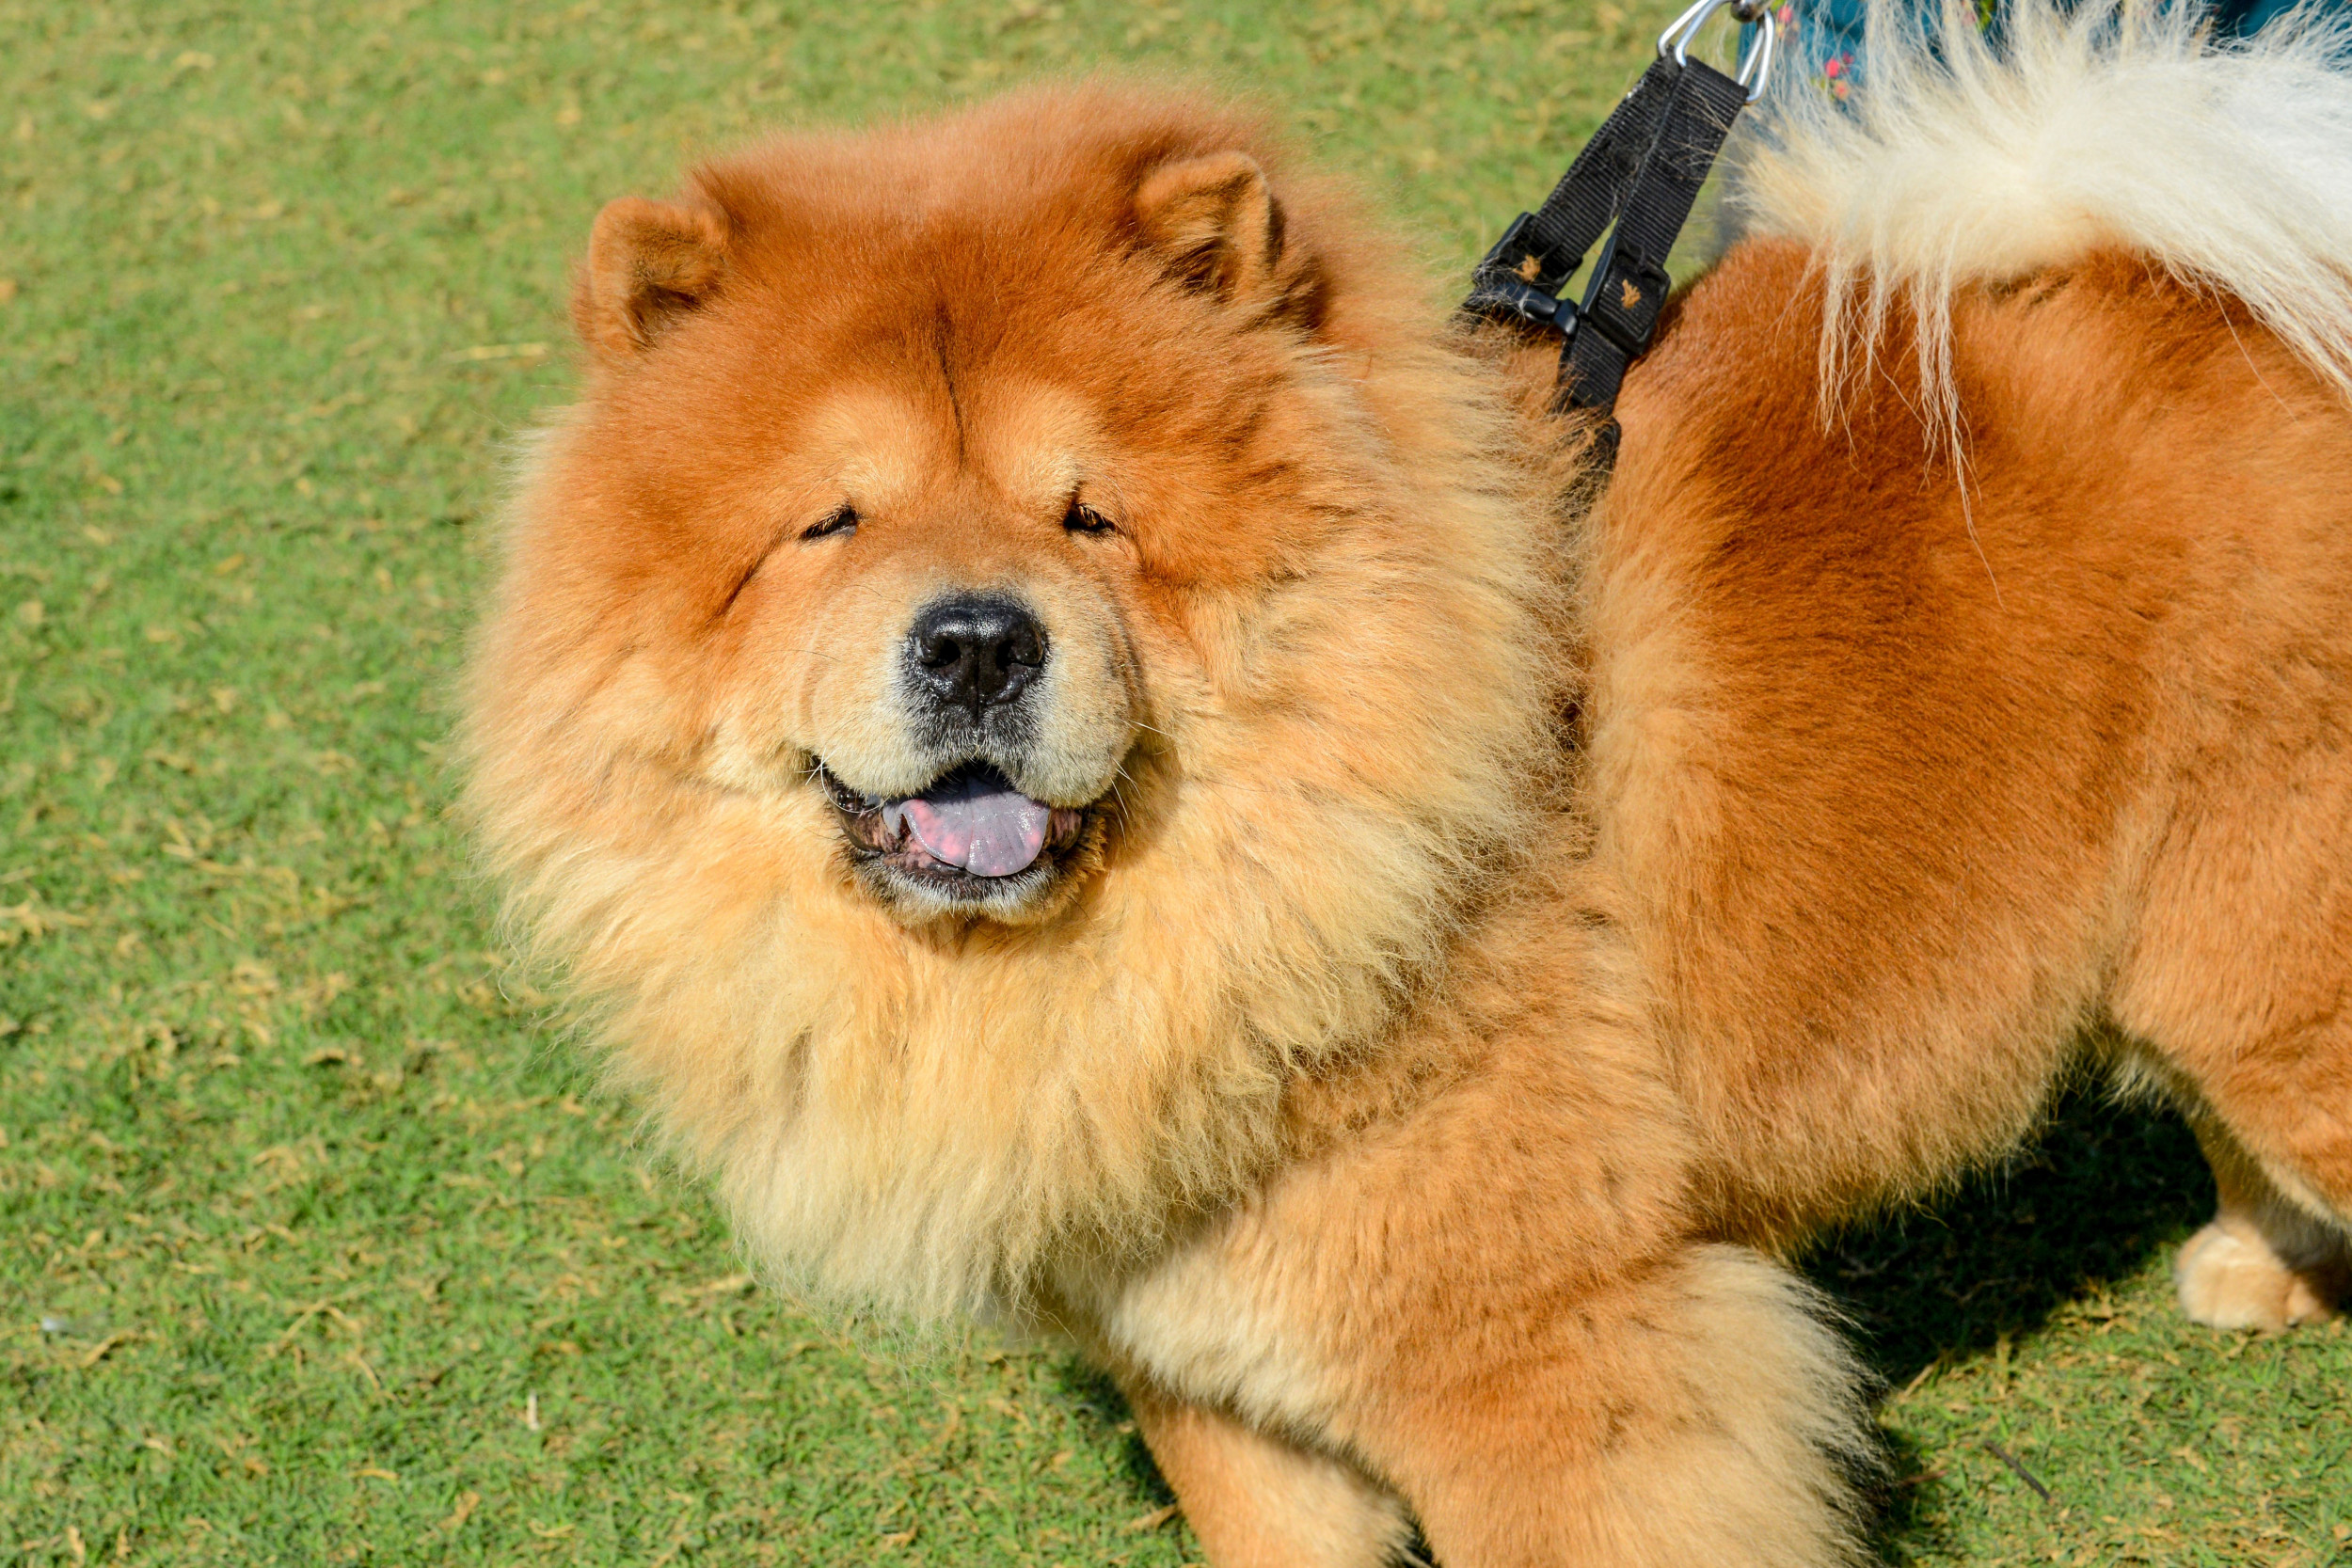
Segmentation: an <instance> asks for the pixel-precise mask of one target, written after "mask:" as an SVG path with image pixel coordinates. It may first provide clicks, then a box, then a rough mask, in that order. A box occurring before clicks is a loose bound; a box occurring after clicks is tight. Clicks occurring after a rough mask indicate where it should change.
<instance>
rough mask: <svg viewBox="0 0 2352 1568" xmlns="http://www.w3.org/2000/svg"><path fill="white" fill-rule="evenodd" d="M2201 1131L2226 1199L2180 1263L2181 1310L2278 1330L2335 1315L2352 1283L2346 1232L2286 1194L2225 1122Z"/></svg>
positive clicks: (2218, 1324) (2232, 1324)
mask: <svg viewBox="0 0 2352 1568" xmlns="http://www.w3.org/2000/svg"><path fill="white" fill-rule="evenodd" d="M2197 1132H2198V1142H2199V1143H2200V1144H2201V1145H2202V1146H2203V1148H2204V1150H2205V1158H2206V1160H2207V1161H2209V1162H2210V1163H2211V1164H2212V1165H2213V1179H2214V1185H2215V1186H2216V1188H2217V1189H2218V1190H2219V1194H2220V1202H2219V1205H2218V1208H2217V1212H2216V1213H2215V1215H2214V1217H2213V1220H2212V1221H2211V1223H2209V1224H2208V1225H2206V1227H2204V1228H2203V1229H2201V1230H2200V1231H2198V1232H2197V1234H2196V1235H2194V1236H2192V1237H2190V1238H2189V1239H2188V1242H2187V1243H2186V1244H2185V1245H2184V1246H2183V1247H2182V1248H2181V1253H2180V1256H2179V1257H2178V1258H2177V1259H2174V1260H2173V1264H2172V1276H2173V1279H2174V1282H2175V1283H2176V1284H2177V1285H2178V1286H2179V1287H2180V1292H2181V1310H2182V1311H2184V1312H2185V1313H2187V1314H2188V1316H2189V1318H2190V1319H2191V1320H2192V1321H2194V1322H2197V1323H2206V1324H2210V1325H2211V1326H2213V1327H2215V1328H2261V1329H2268V1330H2270V1331H2272V1332H2274V1333H2275V1332H2277V1331H2278V1330H2280V1329H2283V1328H2287V1327H2290V1326H2292V1325H2294V1324H2296V1323H2312V1322H2317V1321H2319V1320H2322V1319H2326V1318H2331V1317H2333V1316H2335V1313H2336V1308H2337V1307H2338V1306H2339V1305H2340V1304H2341V1303H2342V1302H2343V1301H2344V1297H2345V1294H2346V1291H2347V1288H2348V1287H2352V1250H2347V1248H2346V1246H2345V1243H2344V1235H2343V1233H2342V1232H2340V1231H2338V1230H2337V1229H2335V1228H2334V1227H2331V1226H2329V1225H2328V1224H2326V1223H2325V1222H2323V1221H2321V1220H2319V1219H2317V1218H2314V1217H2313V1216H2312V1214H2311V1213H2310V1212H2308V1211H2307V1210H2305V1209H2304V1208H2303V1207H2302V1206H2301V1205H2299V1204H2297V1203H2296V1202H2295V1201H2293V1200H2292V1199H2290V1198H2289V1197H2288V1196H2286V1195H2285V1194H2283V1193H2281V1192H2280V1190H2279V1189H2278V1188H2277V1187H2276V1186H2275V1185H2274V1184H2273V1183H2272V1182H2271V1180H2270V1179H2269V1178H2268V1177H2267V1176H2265V1174H2264V1173H2263V1170H2262V1167H2261V1165H2260V1164H2258V1163H2257V1162H2256V1161H2255V1160H2254V1159H2253V1158H2252V1157H2251V1156H2249V1154H2247V1152H2246V1151H2245V1150H2244V1149H2243V1148H2239V1147H2238V1145H2237V1142H2236V1140H2234V1139H2233V1138H2232V1137H2231V1136H2230V1135H2229V1133H2228V1132H2226V1131H2224V1130H2223V1129H2222V1128H2221V1127H2220V1126H2219V1125H2218V1124H2217V1123H2216V1122H2214V1121H2212V1120H2211V1119H2210V1118H2209V1117H2208V1118H2205V1119H2204V1124H2203V1125H2201V1126H2200V1127H2199V1128H2198V1130H2197Z"/></svg>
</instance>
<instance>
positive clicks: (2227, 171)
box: [1735, 0, 2352, 442]
mask: <svg viewBox="0 0 2352 1568" xmlns="http://www.w3.org/2000/svg"><path fill="white" fill-rule="evenodd" d="M2004 12H2005V19H2004V23H2003V28H2004V32H2003V36H2002V38H2001V40H2000V41H1999V42H1998V44H1997V45H1994V44H1988V42H1987V41H1986V40H1984V39H1982V38H1981V37H1979V34H1978V33H1977V31H1976V29H1975V27H1974V26H1973V24H1972V23H1971V21H1970V20H1969V18H1968V16H1967V13H1966V12H1965V10H1964V9H1963V10H1962V11H1961V12H1960V13H1959V14H1958V15H1956V16H1954V17H1952V18H1950V19H1947V20H1946V21H1944V22H1942V23H1940V24H1935V25H1933V26H1932V27H1929V26H1925V25H1922V24H1921V23H1920V22H1919V21H1918V20H1916V19H1915V18H1914V17H1913V15H1912V14H1911V13H1910V12H1909V11H1908V9H1907V8H1905V7H1904V6H1903V5H1902V4H1900V0H1870V11H1869V21H1868V26H1867V43H1866V44H1865V46H1864V49H1863V55H1862V65H1861V79H1860V81H1859V83H1858V85H1857V86H1856V87H1855V90H1854V92H1853V95H1852V97H1851V99H1850V100H1848V101H1845V102H1843V103H1840V102H1838V101H1836V100H1833V99H1832V98H1831V97H1830V96H1829V95H1828V94H1827V93H1825V92H1824V91H1822V90H1821V85H1820V80H1819V78H1818V76H1815V77H1808V76H1806V75H1804V73H1802V72H1800V71H1787V72H1785V73H1784V75H1783V78H1782V80H1781V82H1780V84H1779V85H1778V86H1777V87H1776V88H1775V91H1774V94H1773V96H1772V99H1771V101H1770V102H1769V103H1768V104H1767V106H1766V107H1765V108H1764V109H1763V111H1762V112H1761V113H1760V114H1758V115H1757V116H1756V132H1757V134H1756V135H1755V136H1754V138H1753V142H1752V145H1751V147H1750V150H1749V153H1748V161H1747V164H1746V166H1745V177H1744V180H1743V182H1742V184H1741V188H1740V191H1739V193H1738V195H1737V197H1736V198H1735V199H1736V200H1737V202H1738V204H1739V211H1740V217H1741V219H1742V221H1743V223H1744V226H1745V228H1746V229H1747V230H1748V231H1749V232H1752V233H1760V234H1777V235H1783V236H1787V237H1788V238H1792V239H1797V240H1801V241H1803V242H1804V243H1806V244H1808V245H1813V246H1816V247H1817V248H1818V251H1819V253H1820V257H1821V259H1822V265H1823V266H1824V268H1825V270H1826V272H1827V275H1828V277H1827V281H1828V284H1829V297H1830V306H1829V316H1828V322H1827V328H1826V330H1825V332H1824V334H1823V341H1822V348H1821V356H1822V359H1821V372H1822V375H1821V388H1822V397H1823V403H1824V409H1825V411H1826V410H1827V409H1829V408H1830V407H1832V406H1834V401H1835V396H1836V388H1838V387H1839V386H1840V385H1841V383H1842V380H1843V377H1844V376H1845V375H1846V374H1847V373H1849V372H1851V371H1853V370H1855V369H1856V368H1857V367H1859V368H1864V369H1867V365H1868V362H1869V359H1870V356H1872V355H1873V354H1874V353H1875V352H1876V350H1877V346H1878V344H1879V342H1880V341H1881V340H1882V337H1883V331H1884V329H1885V326H1886V323H1887V318H1888V312H1889V309H1890V307H1892V306H1893V305H1894V304H1896V302H1897V301H1898V300H1903V301H1905V302H1906V303H1908V304H1910V305H1911V306H1912V307H1913V309H1914V311H1915V319H1916V332H1917V345H1916V346H1917V350H1918V356H1919V364H1920V375H1921V379H1922V381H1923V383H1924V385H1923V388H1922V390H1923V392H1924V394H1925V402H1926V408H1925V410H1924V411H1925V413H1926V414H1927V416H1928V418H1929V419H1930V420H1931V423H1932V425H1933V426H1934V427H1935V428H1938V429H1941V430H1945V431H1947V432H1948V433H1949V434H1950V436H1951V437H1952V438H1953V439H1954V440H1955V442H1957V440H1958V439H1959V435H1960V432H1961V430H1962V428H1963V413H1964V411H1963V410H1962V409H1961V408H1960V407H1959V406H1958V404H1957V400H1956V395H1955V390H1954V385H1953V377H1952V358H1951V298H1952V294H1953V292H1954V291H1955V290H1956V289H1959V288H1962V287H1964V286H1966V285H1969V284H1972V283H1983V282H1992V281H2000V280H2010V279H2015V278H2019V277H2025V276H2026V275H2028V274H2030V273H2033V272H2035V271H2037V270H2040V269H2042V268H2046V267H2051V266H2056V265H2061V264H2063V263H2065V262H2067V261H2071V260H2073V259H2074V258H2075V257H2077V256H2080V255H2082V254H2084V253H2085V252H2088V251H2090V250H2091V249H2093V248H2095V247H2100V246H2120V247H2123V248H2127V249H2131V250H2136V251H2138V252H2140V253H2142V254H2144V255H2146V256H2147V257H2148V258H2149V259H2150V260H2151V261H2153V263H2155V264H2157V265H2160V266H2162V267H2164V268H2166V269H2167V270H2169V272H2170V273H2171V274H2172V275H2173V276H2175V277H2179V278H2181V279H2182V280H2184V281H2185V282H2188V283H2191V284H2194V285H2196V286H2198V287H2201V288H2206V289H2210V290H2214V291H2217V292H2226V293H2232V294H2234V295H2236V296H2237V297H2238V298H2240V299H2242V300H2244V301H2245V302H2246V304H2247V305H2248V306H2249V307H2250V308H2251V309H2252V310H2253V311H2254V313H2255V315H2256V316H2257V317H2259V318H2260V319H2261V320H2262V322H2263V323H2264V324H2265V325H2266V326H2268V327H2269V328H2270V330H2271V331H2273V332H2275V333H2277V334H2278V336H2279V337H2280V339H2281V340H2282V341H2285V342H2286V343H2288V344H2289V345H2291V346H2292V347H2293V348H2294V349H2295V350H2296V352H2297V353H2298V354H2300V355H2301V356H2302V357H2303V358H2304V359H2305V360H2306V361H2308V362H2309V363H2310V364H2311V366H2312V368H2313V369H2314V370H2315V371H2317V372H2319V373H2320V374H2322V375H2324V376H2326V377H2327V378H2328V380H2330V381H2331V382H2333V383H2334V384H2335V385H2336V386H2337V387H2338V388H2341V389H2343V390H2344V393H2345V394H2346V395H2347V396H2352V28H2347V27H2346V26H2345V25H2344V24H2342V23H2341V22H2330V21H2329V20H2328V19H2327V18H2326V17H2325V16H2324V15H2320V14H2316V13H2313V12H2312V11H2310V10H2309V9H2308V8H2307V9H2306V11H2305V12H2304V13H2302V14H2301V15H2299V16H2291V17H2289V18H2287V19H2285V20H2283V21H2282V22H2280V23H2279V24H2274V25H2272V26H2271V27H2269V28H2267V29H2265V31H2264V32H2263V33H2262V34H2260V35H2259V36H2257V37H2256V38H2254V39H2252V40H2247V41H2243V42H2231V41H2222V40H2215V39H2213V38H2212V37H2210V36H2209V27H2208V23H2207V16H2206V13H2205V12H2204V10H2203V9H2202V8H2201V7H2198V6H2194V5H2186V4H2180V3H2177V0H2158V3H2156V4H2134V3H2132V0H2122V4H2121V5H2113V4H2107V3H2103V0H2086V3H2084V4H2083V5H2082V6H2080V8H2078V9H2076V10H2074V12H2073V13H2072V14H2071V15H2070V14H2069V13H2068V12H2066V11H2065V10H2064V9H2062V8H2059V7H2058V6H2057V5H2054V4H2053V3H2052V0H2016V3H2014V4H2011V5H2007V6H2005V7H2004ZM1931 40H1932V41H1931Z"/></svg>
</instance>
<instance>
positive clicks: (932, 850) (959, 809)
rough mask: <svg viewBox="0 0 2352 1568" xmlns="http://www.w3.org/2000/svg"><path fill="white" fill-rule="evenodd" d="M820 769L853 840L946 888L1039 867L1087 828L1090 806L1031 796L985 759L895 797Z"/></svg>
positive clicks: (978, 887) (974, 885) (979, 884)
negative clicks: (864, 789)
mask: <svg viewBox="0 0 2352 1568" xmlns="http://www.w3.org/2000/svg"><path fill="white" fill-rule="evenodd" d="M816 771H817V777H818V780H819V781H820V782H821V783H822V784H824V786H825V793H826V795H827V796H828V797H830V798H831V800H832V801H833V805H834V810H835V811H836V812H838V813H840V816H841V825H842V831H843V832H846V833H847V834H848V835H849V839H850V844H851V845H852V846H853V847H856V848H858V849H860V850H864V851H866V852H867V853H868V854H870V855H872V856H874V857H876V858H877V859H879V860H880V862H881V863H882V864H884V865H887V866H888V867H889V868H890V869H892V870H894V871H897V872H900V873H902V874H906V875H910V876H913V877H915V878H918V879H921V880H922V881H923V882H925V883H926V884H928V885H930V886H932V887H935V888H940V889H942V890H955V889H958V888H968V889H970V890H971V891H973V892H975V893H978V892H983V891H985V890H986V889H987V888H988V887H989V886H990V885H991V884H999V883H1004V882H1006V881H1008V880H1011V879H1023V874H1024V873H1028V872H1041V871H1043V870H1045V869H1046V866H1047V865H1049V864H1050V863H1051V862H1052V860H1053V858H1054V857H1055V856H1056V855H1057V854H1058V853H1059V852H1061V851H1062V850H1065V849H1068V848H1070V847H1072V846H1073V845H1075V844H1076V843H1077V842H1078V840H1079V838H1080V836H1081V835H1082V834H1083V833H1084V832H1086V819H1087V813H1086V809H1085V808H1083V807H1073V806H1049V805H1047V804H1046V803H1045V802H1044V801H1042V800H1031V799H1030V798H1029V797H1028V796H1026V795H1024V794H1022V793H1021V791H1019V790H1018V789H1015V788H1014V787H1013V785H1012V783H1011V781H1010V780H1009V779H1007V778H1006V777H1005V776H1004V775H1003V774H1002V773H1000V772H998V771H997V770H996V769H995V768H991V767H989V766H988V765H987V764H985V763H971V764H967V765H966V766H964V767H961V768H957V769H955V770H954V771H953V772H951V773H948V774H946V776H945V777H943V778H941V779H940V780H939V781H938V782H937V783H936V784H932V785H931V786H930V788H929V789H926V790H924V791H923V792H922V793H921V794H919V795H908V796H902V797H898V798H896V799H880V798H877V797H874V796H870V795H862V794H860V793H858V792H857V791H856V790H853V789H851V788H850V787H849V785H847V784H843V783H842V782H841V781H840V780H839V779H837V778H835V777H834V775H833V773H832V771H831V770H830V769H828V768H825V766H824V765H823V764H822V763H819V764H818V766H817V770H816Z"/></svg>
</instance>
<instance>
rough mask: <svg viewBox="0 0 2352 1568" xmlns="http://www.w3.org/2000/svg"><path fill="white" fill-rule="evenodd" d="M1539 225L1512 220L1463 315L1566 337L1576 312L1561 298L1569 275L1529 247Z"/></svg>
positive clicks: (1527, 218) (1475, 277)
mask: <svg viewBox="0 0 2352 1568" xmlns="http://www.w3.org/2000/svg"><path fill="white" fill-rule="evenodd" d="M1534 222H1535V214H1533V213H1521V214H1519V215H1518V217H1515V218H1513V219H1512V220H1511V227H1509V228H1508V229H1505V230H1503V231H1502V238H1501V239H1499V240H1497V241H1496V242H1495V243H1494V245H1493V247H1492V248H1490V249H1489V250H1488V251H1487V252H1486V260H1484V261H1480V262H1479V263H1478V270H1477V272H1475V273H1474V274H1472V275H1471V277H1470V297H1469V298H1468V299H1466V300H1464V301H1462V309H1464V310H1467V311H1469V312H1470V313H1471V314H1473V315H1479V316H1485V317H1486V318H1487V319H1488V320H1489V321H1498V322H1509V323H1514V324H1518V325H1528V326H1534V327H1537V328H1549V329H1550V330H1552V331H1555V332H1558V331H1564V330H1565V329H1566V327H1567V325H1568V323H1569V321H1571V320H1573V318H1574V316H1575V307H1573V306H1571V305H1569V304H1567V303H1566V302H1565V300H1562V299H1560V298H1559V297H1558V293H1559V289H1560V285H1561V284H1563V283H1565V282H1566V281H1567V280H1568V277H1569V274H1570V273H1572V272H1574V270H1575V268H1574V267H1573V266H1571V267H1570V268H1569V269H1568V271H1567V272H1559V271H1554V270H1552V268H1551V267H1550V266H1549V264H1548V263H1547V262H1546V261H1545V260H1544V258H1543V256H1542V254H1541V253H1540V252H1538V251H1537V250H1536V249H1535V248H1534V245H1531V244H1530V243H1529V237H1528V230H1530V228H1532V227H1533V226H1534Z"/></svg>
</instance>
